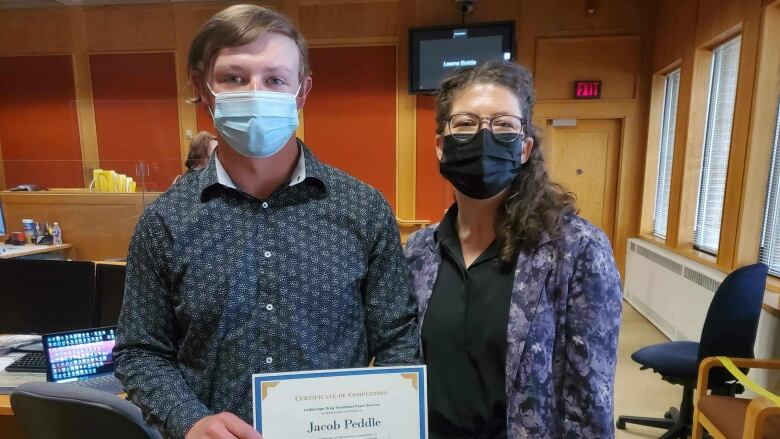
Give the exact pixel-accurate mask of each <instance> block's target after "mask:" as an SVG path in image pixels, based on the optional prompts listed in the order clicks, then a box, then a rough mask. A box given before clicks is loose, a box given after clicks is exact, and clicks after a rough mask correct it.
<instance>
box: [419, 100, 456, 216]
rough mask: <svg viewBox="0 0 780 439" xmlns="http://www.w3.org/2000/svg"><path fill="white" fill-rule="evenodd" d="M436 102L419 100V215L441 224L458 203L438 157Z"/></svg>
mask: <svg viewBox="0 0 780 439" xmlns="http://www.w3.org/2000/svg"><path fill="white" fill-rule="evenodd" d="M435 118H436V99H435V98H434V97H433V96H418V97H417V125H416V128H417V129H416V142H415V143H416V144H417V152H416V164H417V168H416V174H415V182H416V188H415V194H416V195H415V212H416V215H417V218H419V219H425V220H430V221H431V222H434V223H435V222H439V221H440V220H441V218H442V216H444V211H445V210H446V209H447V208H448V207H450V205H451V204H452V203H453V201H454V198H453V197H454V192H453V190H452V186H451V185H450V183H449V182H448V181H447V180H445V179H444V177H442V176H441V174H440V173H439V160H438V157H437V156H436V146H435V145H436V142H435V137H436V121H435Z"/></svg>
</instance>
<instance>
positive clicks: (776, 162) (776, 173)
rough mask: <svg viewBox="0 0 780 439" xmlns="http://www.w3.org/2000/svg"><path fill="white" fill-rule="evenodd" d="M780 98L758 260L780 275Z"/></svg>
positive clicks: (771, 271) (779, 100)
mask: <svg viewBox="0 0 780 439" xmlns="http://www.w3.org/2000/svg"><path fill="white" fill-rule="evenodd" d="M778 150H780V98H778V100H777V123H776V124H775V141H774V146H773V147H772V165H771V168H770V170H769V185H768V186H769V187H768V188H767V196H766V210H765V211H764V227H763V231H762V232H761V248H760V250H759V254H758V260H759V261H761V262H763V263H765V264H766V265H768V266H769V272H770V273H772V274H773V275H775V276H780V157H778V155H780V154H779V153H780V151H778Z"/></svg>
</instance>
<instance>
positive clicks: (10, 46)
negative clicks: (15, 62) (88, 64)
mask: <svg viewBox="0 0 780 439" xmlns="http://www.w3.org/2000/svg"><path fill="white" fill-rule="evenodd" d="M0 23H2V25H0V56H10V55H33V54H52V53H67V52H69V51H70V50H71V49H72V43H71V28H70V20H69V19H68V9H67V8H45V9H6V10H2V11H0Z"/></svg>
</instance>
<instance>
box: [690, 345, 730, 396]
mask: <svg viewBox="0 0 780 439" xmlns="http://www.w3.org/2000/svg"><path fill="white" fill-rule="evenodd" d="M713 367H723V364H721V362H720V360H718V357H707V358H705V359H703V360H701V363H699V376H698V377H697V378H696V395H695V396H694V398H693V402H694V405H696V406H698V405H699V399H701V397H702V396H703V395H706V394H707V387H708V384H709V380H710V370H711V369H712V368H713Z"/></svg>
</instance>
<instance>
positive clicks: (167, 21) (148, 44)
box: [84, 4, 176, 52]
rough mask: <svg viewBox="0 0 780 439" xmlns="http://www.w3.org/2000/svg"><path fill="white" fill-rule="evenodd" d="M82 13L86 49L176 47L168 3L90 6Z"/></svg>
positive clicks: (118, 49)
mask: <svg viewBox="0 0 780 439" xmlns="http://www.w3.org/2000/svg"><path fill="white" fill-rule="evenodd" d="M84 14H85V21H86V26H87V42H88V49H89V51H90V52H125V51H133V52H138V51H148V50H171V51H173V50H175V49H176V20H175V19H174V13H173V7H172V6H171V5H150V4H145V5H127V6H118V5H112V6H93V7H87V8H85V9H84Z"/></svg>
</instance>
